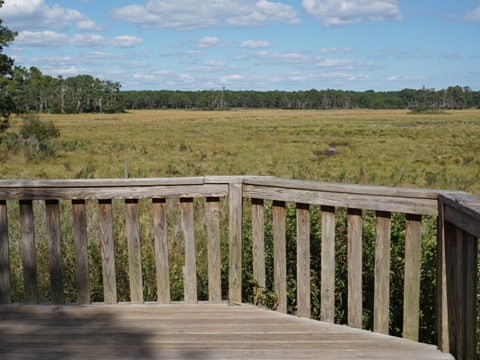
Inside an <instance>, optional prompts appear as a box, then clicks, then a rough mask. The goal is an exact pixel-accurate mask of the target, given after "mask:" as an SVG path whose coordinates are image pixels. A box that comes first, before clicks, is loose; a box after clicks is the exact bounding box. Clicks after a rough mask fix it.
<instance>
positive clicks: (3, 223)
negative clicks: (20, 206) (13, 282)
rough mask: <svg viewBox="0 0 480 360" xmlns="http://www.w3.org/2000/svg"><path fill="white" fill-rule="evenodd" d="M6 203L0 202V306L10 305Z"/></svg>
mask: <svg viewBox="0 0 480 360" xmlns="http://www.w3.org/2000/svg"><path fill="white" fill-rule="evenodd" d="M11 303H12V295H11V286H10V255H9V251H8V221H7V202H6V201H5V200H0V304H11Z"/></svg>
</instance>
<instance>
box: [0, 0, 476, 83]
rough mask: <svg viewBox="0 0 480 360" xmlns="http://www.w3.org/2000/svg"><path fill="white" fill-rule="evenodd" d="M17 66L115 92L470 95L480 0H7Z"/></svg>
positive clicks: (5, 15) (4, 13)
mask: <svg viewBox="0 0 480 360" xmlns="http://www.w3.org/2000/svg"><path fill="white" fill-rule="evenodd" d="M0 18H2V19H4V22H5V24H6V25H7V26H9V27H10V28H11V29H12V30H15V31H17V32H18V33H19V35H18V37H17V38H16V40H15V42H14V43H13V44H12V45H11V46H10V47H9V48H8V49H6V53H7V54H8V55H10V56H12V57H13V58H14V59H15V63H16V65H21V66H25V67H27V68H28V67H30V66H36V67H38V68H39V69H40V70H41V71H42V72H43V73H44V74H49V75H52V76H57V75H63V76H64V77H68V76H75V75H78V74H90V75H93V76H95V77H98V78H100V79H102V80H105V79H108V80H113V81H119V82H120V83H121V84H122V89H123V90H147V89H152V90H156V89H174V90H177V89H178V90H203V89H221V88H223V87H225V88H226V89H230V90H275V89H278V90H289V91H291V90H308V89H312V88H315V89H319V90H320V89H327V88H331V89H343V90H357V91H363V90H369V89H372V90H375V91H384V90H401V89H403V88H413V89H418V88H421V87H422V86H424V85H425V86H426V87H427V88H435V89H443V88H446V87H448V86H451V85H460V86H470V87H471V88H472V89H473V90H479V88H480V86H479V82H480V46H479V45H478V44H479V41H480V40H479V38H480V0H471V1H466V0H458V1H453V0H451V1H446V0H421V1H413V0H372V1H369V0H279V1H274V0H202V1H195V0H5V4H4V6H3V8H1V9H0Z"/></svg>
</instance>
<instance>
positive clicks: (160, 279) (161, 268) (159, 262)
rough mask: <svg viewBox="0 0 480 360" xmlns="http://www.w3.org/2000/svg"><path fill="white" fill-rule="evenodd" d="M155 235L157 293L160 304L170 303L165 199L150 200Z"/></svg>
mask: <svg viewBox="0 0 480 360" xmlns="http://www.w3.org/2000/svg"><path fill="white" fill-rule="evenodd" d="M152 211H153V229H154V234H155V265H156V275H157V293H158V302H159V303H160V304H169V303H170V268H169V262H168V238H167V209H166V199H152Z"/></svg>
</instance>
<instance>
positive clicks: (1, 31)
mask: <svg viewBox="0 0 480 360" xmlns="http://www.w3.org/2000/svg"><path fill="white" fill-rule="evenodd" d="M3 3H4V0H0V8H1V7H2V6H3ZM15 36H17V33H16V32H14V31H11V30H10V29H9V28H8V27H7V26H5V25H3V20H2V19H0V117H1V120H0V131H3V130H5V129H6V128H8V120H9V118H10V115H11V114H12V113H14V112H16V111H17V108H16V106H15V102H14V100H13V97H12V93H11V92H10V91H9V90H10V89H9V86H8V85H9V83H10V82H11V81H12V76H13V59H12V58H11V57H9V56H7V55H5V54H3V49H4V48H5V47H7V46H8V45H10V43H11V42H12V41H13V40H14V39H15Z"/></svg>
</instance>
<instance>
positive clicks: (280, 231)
mask: <svg viewBox="0 0 480 360" xmlns="http://www.w3.org/2000/svg"><path fill="white" fill-rule="evenodd" d="M285 221H286V219H285V202H284V201H274V202H273V260H274V268H273V274H274V289H275V294H276V295H277V301H278V308H277V310H278V311H280V312H282V313H286V312H287V250H286V246H287V245H286V243H287V241H286V223H285Z"/></svg>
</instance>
